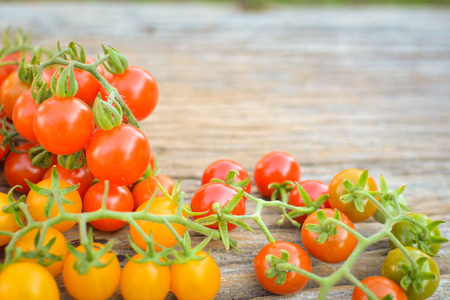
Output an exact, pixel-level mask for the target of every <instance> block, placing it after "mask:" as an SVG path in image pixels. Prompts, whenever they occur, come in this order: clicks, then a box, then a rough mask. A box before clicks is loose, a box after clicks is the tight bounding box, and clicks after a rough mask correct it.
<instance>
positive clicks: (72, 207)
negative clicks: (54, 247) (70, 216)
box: [26, 179, 82, 232]
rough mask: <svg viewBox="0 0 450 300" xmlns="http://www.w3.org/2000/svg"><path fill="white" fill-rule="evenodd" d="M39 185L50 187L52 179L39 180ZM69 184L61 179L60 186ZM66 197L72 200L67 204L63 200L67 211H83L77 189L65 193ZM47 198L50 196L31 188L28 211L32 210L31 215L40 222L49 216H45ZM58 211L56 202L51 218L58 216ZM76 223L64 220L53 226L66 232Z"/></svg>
mask: <svg viewBox="0 0 450 300" xmlns="http://www.w3.org/2000/svg"><path fill="white" fill-rule="evenodd" d="M37 185H38V186H39V187H41V188H46V189H48V188H50V186H51V179H44V180H42V181H40V182H38V183H37ZM69 186H71V184H70V183H68V182H67V181H64V180H59V187H60V188H66V187H69ZM64 198H66V199H67V200H69V201H70V202H71V203H67V204H66V203H64V202H63V204H62V205H63V207H64V210H65V211H67V212H70V213H81V209H82V202H81V197H80V194H79V193H78V192H77V191H73V192H70V193H69V194H67V195H64ZM47 199H48V197H46V196H43V195H40V194H38V193H36V192H35V191H33V190H31V191H30V192H29V193H28V195H27V200H26V203H27V205H28V211H29V212H30V215H31V216H32V217H33V219H34V220H35V221H38V222H39V221H45V220H47V217H46V216H45V205H46V203H47ZM58 213H59V208H58V205H57V204H56V202H55V203H54V205H53V207H52V209H51V211H50V218H54V217H56V216H57V215H58ZM75 224H76V222H75V221H63V222H61V223H58V224H56V225H55V226H53V228H55V229H58V230H59V231H61V232H64V231H67V230H69V229H70V228H72V227H73V226H74V225H75Z"/></svg>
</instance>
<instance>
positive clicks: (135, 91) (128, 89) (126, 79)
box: [100, 66, 158, 121]
mask: <svg viewBox="0 0 450 300" xmlns="http://www.w3.org/2000/svg"><path fill="white" fill-rule="evenodd" d="M106 80H108V82H109V83H110V84H111V85H112V86H113V87H115V88H116V89H117V90H118V91H119V94H120V96H121V97H122V99H123V101H125V103H126V104H127V106H128V108H129V109H130V110H131V112H132V113H133V115H134V117H135V118H136V119H137V120H138V121H140V120H143V119H145V118H146V117H148V116H149V115H150V114H151V113H152V112H153V110H154V109H155V108H156V104H157V103H158V86H157V84H156V81H155V78H153V76H152V74H150V72H148V71H146V70H145V69H143V68H141V67H136V66H130V67H128V69H127V70H125V72H123V73H121V74H109V75H108V76H106ZM100 92H101V94H102V98H103V99H107V97H108V93H107V92H106V91H105V89H104V88H101V89H100Z"/></svg>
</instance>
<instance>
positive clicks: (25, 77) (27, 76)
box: [17, 58, 37, 86]
mask: <svg viewBox="0 0 450 300" xmlns="http://www.w3.org/2000/svg"><path fill="white" fill-rule="evenodd" d="M36 72H37V70H36V66H35V65H33V64H30V63H27V62H26V61H25V58H23V59H22V61H21V63H20V64H19V69H18V72H17V76H18V77H19V80H20V81H22V82H23V83H25V84H26V85H28V86H30V85H31V83H32V82H33V80H34V77H35V76H36Z"/></svg>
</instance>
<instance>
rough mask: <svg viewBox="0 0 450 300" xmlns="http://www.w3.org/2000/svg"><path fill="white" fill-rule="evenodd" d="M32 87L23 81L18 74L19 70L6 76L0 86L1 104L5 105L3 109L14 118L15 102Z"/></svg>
mask: <svg viewBox="0 0 450 300" xmlns="http://www.w3.org/2000/svg"><path fill="white" fill-rule="evenodd" d="M29 88H30V87H29V86H28V85H27V84H25V83H24V82H22V81H21V80H20V79H19V77H18V76H17V72H14V73H11V74H9V75H8V77H6V79H5V80H4V81H3V83H2V85H1V86H0V105H3V109H2V110H3V111H4V112H5V114H6V115H7V116H8V118H10V119H12V111H13V107H14V104H15V103H16V101H17V99H18V98H19V96H20V94H22V93H23V92H25V91H26V90H28V89H29Z"/></svg>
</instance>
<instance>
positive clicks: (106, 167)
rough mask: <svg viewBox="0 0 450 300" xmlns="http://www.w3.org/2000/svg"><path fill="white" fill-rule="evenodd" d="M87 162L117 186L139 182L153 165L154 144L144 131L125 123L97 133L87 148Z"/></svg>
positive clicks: (94, 173)
mask: <svg viewBox="0 0 450 300" xmlns="http://www.w3.org/2000/svg"><path fill="white" fill-rule="evenodd" d="M86 162H87V164H88V167H89V169H90V170H91V172H92V174H93V175H94V176H95V177H96V178H97V179H99V180H101V181H105V180H109V181H110V183H112V184H115V185H127V184H131V183H134V182H135V181H137V180H138V179H139V178H140V177H141V176H142V175H143V174H144V172H145V170H146V169H147V167H148V164H149V163H150V144H149V142H148V140H147V137H146V136H145V134H144V133H142V131H140V130H139V129H137V128H136V127H134V126H131V125H127V124H122V125H119V126H117V127H115V128H113V129H111V130H108V131H104V130H101V129H99V130H97V131H96V132H95V133H94V134H93V136H92V138H91V140H90V141H89V144H88V145H87V148H86Z"/></svg>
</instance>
